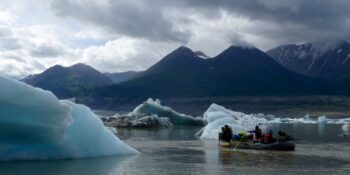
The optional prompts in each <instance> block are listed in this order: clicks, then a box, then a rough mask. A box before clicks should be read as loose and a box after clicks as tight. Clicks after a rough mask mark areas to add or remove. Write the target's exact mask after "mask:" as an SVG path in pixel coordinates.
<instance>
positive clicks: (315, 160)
mask: <svg viewBox="0 0 350 175" xmlns="http://www.w3.org/2000/svg"><path fill="white" fill-rule="evenodd" d="M199 129H200V128H198V127H173V128H168V129H151V130H150V129H148V130H140V129H119V130H118V136H119V137H120V138H121V139H123V140H124V141H125V142H126V143H127V144H129V145H130V146H132V147H134V148H136V149H137V150H139V151H140V154H139V155H134V156H114V157H104V158H90V159H78V160H56V161H17V162H1V163H0V175H20V174H25V175H41V174H45V175H56V174H57V175H77V174H83V175H114V174H115V175H122V174H133V175H134V174H135V175H137V174H140V175H141V174H142V175H149V174H157V175H163V174H201V175H206V174H301V173H302V174H327V175H329V174H350V137H340V136H337V135H338V134H340V133H344V131H343V130H342V128H341V125H316V124H280V125H269V126H267V128H266V130H270V129H272V130H273V131H275V132H277V131H278V130H283V131H286V132H288V133H290V134H292V135H294V136H295V137H296V138H298V139H299V140H298V141H297V145H296V151H293V152H276V151H253V150H232V149H220V148H218V146H217V141H202V140H199V139H198V138H196V137H195V136H194V134H195V133H196V132H197V131H198V130H199Z"/></svg>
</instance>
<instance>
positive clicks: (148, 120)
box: [102, 114, 173, 128]
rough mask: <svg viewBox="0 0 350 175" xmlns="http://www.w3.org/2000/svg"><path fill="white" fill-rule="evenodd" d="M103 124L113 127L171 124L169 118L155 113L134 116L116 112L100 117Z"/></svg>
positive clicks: (158, 126) (165, 125) (166, 125)
mask: <svg viewBox="0 0 350 175" xmlns="http://www.w3.org/2000/svg"><path fill="white" fill-rule="evenodd" d="M102 119H103V121H104V124H105V125H106V126H108V127H113V128H161V127H164V128H167V127H171V126H173V124H172V123H171V122H170V121H169V118H165V117H158V116H157V115H151V116H144V117H140V118H138V117H135V116H129V115H124V116H123V115H119V114H116V115H114V116H112V117H107V118H102Z"/></svg>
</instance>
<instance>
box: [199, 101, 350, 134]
mask: <svg viewBox="0 0 350 175" xmlns="http://www.w3.org/2000/svg"><path fill="white" fill-rule="evenodd" d="M203 117H204V119H205V120H206V121H207V123H208V124H207V125H206V126H205V127H204V128H202V129H201V130H200V131H199V132H197V134H196V135H197V136H198V137H200V138H201V139H210V140H217V139H218V134H219V132H220V131H221V127H223V126H224V125H229V126H230V127H231V128H232V130H233V132H236V133H237V132H239V131H242V130H246V131H247V130H253V129H254V127H255V126H256V125H260V124H279V123H287V124H344V125H343V126H348V125H349V123H350V119H349V118H343V119H328V118H327V117H326V116H319V117H318V118H317V119H311V118H310V115H309V114H307V115H305V116H304V117H301V118H278V117H275V116H273V115H270V114H268V115H265V114H262V113H258V114H250V115H248V114H244V113H242V112H236V111H232V110H229V109H226V108H225V107H223V106H219V105H217V104H212V105H211V106H210V107H209V108H208V109H207V110H206V112H205V113H204V114H203Z"/></svg>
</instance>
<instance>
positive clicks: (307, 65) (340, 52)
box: [267, 41, 350, 80]
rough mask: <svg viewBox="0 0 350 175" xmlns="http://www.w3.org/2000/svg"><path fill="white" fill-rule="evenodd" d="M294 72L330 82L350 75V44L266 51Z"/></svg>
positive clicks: (316, 44) (337, 43)
mask: <svg viewBox="0 0 350 175" xmlns="http://www.w3.org/2000/svg"><path fill="white" fill-rule="evenodd" d="M267 54H268V55H270V56H271V57H272V58H274V59H275V60H276V61H277V62H278V63H280V64H281V65H282V66H284V67H286V68H288V69H289V70H292V71H294V72H297V73H300V74H303V75H307V76H312V77H318V78H326V79H330V80H334V79H337V78H339V77H342V76H343V75H345V74H349V73H350V44H349V43H348V42H346V41H328V42H310V43H304V44H290V45H283V46H279V47H277V48H274V49H271V50H269V51H267Z"/></svg>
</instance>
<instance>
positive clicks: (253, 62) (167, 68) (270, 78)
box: [92, 46, 324, 101]
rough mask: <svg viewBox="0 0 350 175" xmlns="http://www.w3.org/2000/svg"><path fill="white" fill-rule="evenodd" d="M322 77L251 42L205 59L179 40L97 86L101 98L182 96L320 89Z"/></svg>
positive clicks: (232, 94) (96, 91) (289, 92)
mask: <svg viewBox="0 0 350 175" xmlns="http://www.w3.org/2000/svg"><path fill="white" fill-rule="evenodd" d="M320 84H321V82H319V80H316V79H311V78H307V77H304V76H302V75H299V74H297V73H294V72H292V71H289V70H287V69H286V68H284V67H282V66H281V65H279V64H278V63H277V62H276V61H274V60H273V59H272V58H271V57H269V56H268V55H267V54H266V53H264V52H262V51H261V50H259V49H257V48H255V47H239V46H231V47H229V48H227V49H226V50H225V51H223V52H222V53H221V54H219V55H218V56H216V57H214V58H211V59H203V58H201V57H200V56H198V54H196V53H194V52H193V51H192V50H191V49H189V48H187V47H184V46H181V47H179V48H178V49H176V50H175V51H173V52H172V53H170V54H168V55H167V56H165V57H164V58H163V59H161V60H160V61H159V62H158V63H156V64H154V65H153V66H152V67H150V68H149V69H147V70H146V71H144V72H142V73H140V74H138V75H137V76H136V77H134V78H133V79H131V80H129V81H125V82H122V83H120V84H116V85H111V86H105V87H101V88H98V89H96V90H95V91H94V92H93V93H92V94H93V96H94V97H95V98H99V99H100V100H101V101H103V100H102V99H103V98H107V99H109V101H113V100H121V99H123V100H126V99H132V98H136V99H137V98H138V99H144V98H147V97H154V98H180V97H213V96H237V95H302V94H310V93H313V94H318V93H321V92H323V90H324V89H323V88H322V87H321V86H320Z"/></svg>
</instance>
